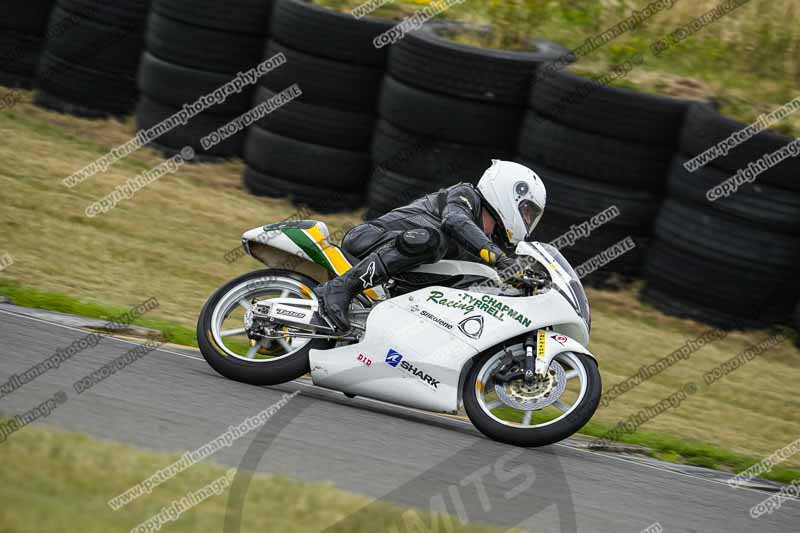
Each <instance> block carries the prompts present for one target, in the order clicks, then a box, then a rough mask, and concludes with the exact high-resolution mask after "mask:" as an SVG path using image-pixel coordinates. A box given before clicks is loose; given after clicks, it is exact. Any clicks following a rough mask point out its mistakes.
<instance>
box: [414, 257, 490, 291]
mask: <svg viewBox="0 0 800 533" xmlns="http://www.w3.org/2000/svg"><path fill="white" fill-rule="evenodd" d="M411 272H425V273H427V274H443V275H449V276H456V275H462V276H478V277H482V278H487V279H489V280H492V281H493V282H494V283H495V284H497V285H499V284H500V276H499V275H498V274H497V271H496V270H495V269H493V268H492V267H489V266H486V265H484V264H483V263H470V262H469V261H453V260H450V259H443V260H441V261H439V262H438V263H429V264H425V265H420V266H418V267H416V268H413V269H411Z"/></svg>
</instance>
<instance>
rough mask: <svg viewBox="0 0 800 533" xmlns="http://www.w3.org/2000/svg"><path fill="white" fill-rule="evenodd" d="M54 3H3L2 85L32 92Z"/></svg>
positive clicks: (0, 9) (29, 0) (17, 0)
mask: <svg viewBox="0 0 800 533" xmlns="http://www.w3.org/2000/svg"><path fill="white" fill-rule="evenodd" d="M53 2H54V0H4V1H3V2H2V3H0V85H4V86H6V87H24V88H29V87H31V86H32V85H33V78H34V76H35V74H36V64H37V63H38V62H39V53H40V52H41V49H42V42H43V39H44V33H45V28H46V27H47V18H48V16H49V15H50V10H51V9H52V7H53Z"/></svg>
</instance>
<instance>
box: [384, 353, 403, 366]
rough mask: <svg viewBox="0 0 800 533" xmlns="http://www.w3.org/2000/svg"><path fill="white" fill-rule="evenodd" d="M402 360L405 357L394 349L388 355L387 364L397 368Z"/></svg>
mask: <svg viewBox="0 0 800 533" xmlns="http://www.w3.org/2000/svg"><path fill="white" fill-rule="evenodd" d="M402 360H403V356H402V355H400V354H399V353H397V352H395V351H394V350H392V349H390V350H389V353H387V354H386V362H387V363H388V364H389V365H391V366H393V367H397V365H399V364H400V361H402Z"/></svg>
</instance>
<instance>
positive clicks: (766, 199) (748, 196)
mask: <svg viewBox="0 0 800 533" xmlns="http://www.w3.org/2000/svg"><path fill="white" fill-rule="evenodd" d="M686 161H687V158H686V157H685V156H682V155H676V156H675V159H673V160H672V167H671V169H670V173H669V195H670V196H671V197H673V198H676V199H678V200H683V201H685V202H692V203H694V204H695V205H698V206H702V207H703V208H704V209H709V208H710V209H715V210H717V211H720V212H722V213H726V214H728V215H732V216H734V217H737V218H739V219H741V220H743V221H748V222H751V223H752V224H753V225H754V226H756V227H760V228H765V229H771V230H775V231H779V232H783V233H793V234H798V233H800V194H798V193H796V192H793V191H788V190H784V189H779V188H777V187H772V186H770V185H766V184H762V183H759V182H758V181H756V182H754V183H745V184H744V185H742V186H741V187H739V190H738V191H736V193H734V194H731V195H730V196H727V197H725V196H723V197H720V198H718V199H716V200H715V201H713V202H709V201H708V199H707V198H706V193H707V192H708V190H709V189H711V188H712V187H714V186H716V185H719V184H720V183H722V182H723V181H725V180H726V179H728V178H729V177H730V174H728V173H726V172H724V171H722V170H718V169H716V168H714V167H712V166H708V165H707V166H704V167H701V168H699V169H697V170H695V171H694V172H689V171H688V170H686V168H685V167H684V166H683V164H684V163H685V162H686ZM548 192H549V190H548Z"/></svg>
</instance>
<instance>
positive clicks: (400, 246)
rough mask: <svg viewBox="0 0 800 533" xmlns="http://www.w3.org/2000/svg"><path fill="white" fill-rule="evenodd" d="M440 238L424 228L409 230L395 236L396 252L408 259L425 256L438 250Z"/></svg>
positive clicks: (435, 233) (434, 232) (436, 233)
mask: <svg viewBox="0 0 800 533" xmlns="http://www.w3.org/2000/svg"><path fill="white" fill-rule="evenodd" d="M440 242H441V236H440V235H439V233H438V232H436V231H431V230H429V229H426V228H420V229H411V230H407V231H404V232H403V233H401V234H400V235H398V236H397V242H396V246H397V250H398V251H399V252H400V253H401V254H403V255H405V256H408V257H417V256H421V255H427V254H429V253H430V252H432V251H435V250H437V249H438V248H439V243H440Z"/></svg>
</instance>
